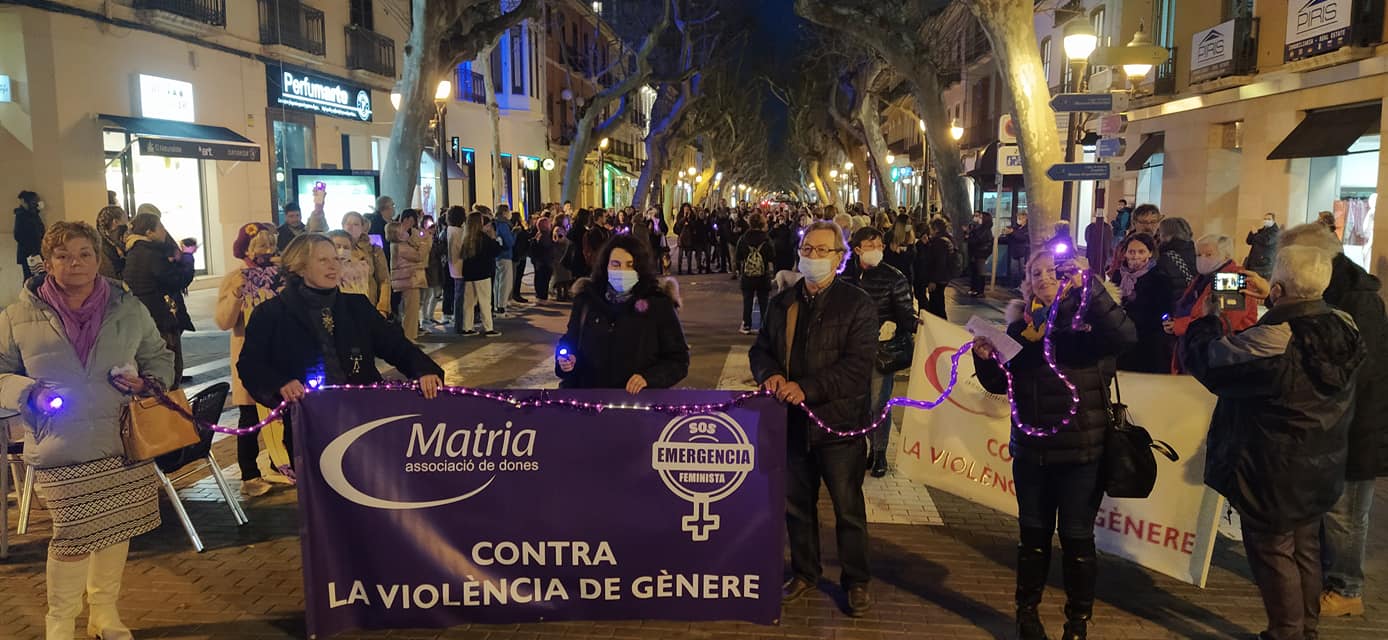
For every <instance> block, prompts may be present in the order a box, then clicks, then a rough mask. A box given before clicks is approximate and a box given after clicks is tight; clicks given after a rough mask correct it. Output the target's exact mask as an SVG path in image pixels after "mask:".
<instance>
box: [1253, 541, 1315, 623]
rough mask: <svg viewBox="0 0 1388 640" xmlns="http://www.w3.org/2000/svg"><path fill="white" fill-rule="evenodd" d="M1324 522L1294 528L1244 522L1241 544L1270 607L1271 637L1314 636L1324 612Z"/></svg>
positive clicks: (1260, 591) (1264, 606) (1264, 602)
mask: <svg viewBox="0 0 1388 640" xmlns="http://www.w3.org/2000/svg"><path fill="white" fill-rule="evenodd" d="M1320 527H1321V520H1320V518H1317V519H1316V520H1314V521H1312V522H1310V523H1307V524H1304V525H1301V526H1300V527H1297V528H1295V529H1292V530H1290V531H1276V532H1268V531H1254V530H1252V529H1250V528H1249V525H1248V523H1247V522H1246V521H1245V522H1244V524H1243V548H1244V550H1245V551H1247V553H1248V564H1249V566H1250V567H1251V568H1252V569H1253V581H1254V582H1256V583H1258V593H1260V594H1261V595H1262V596H1263V608H1264V609H1266V610H1267V615H1268V629H1267V632H1266V635H1265V637H1266V638H1268V640H1293V639H1295V640H1303V639H1304V638H1315V637H1316V634H1317V628H1318V627H1319V625H1320V616H1321V600H1320V598H1321V588H1322V584H1321V539H1320Z"/></svg>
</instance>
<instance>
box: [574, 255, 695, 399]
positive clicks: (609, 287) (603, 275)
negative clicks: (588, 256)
mask: <svg viewBox="0 0 1388 640" xmlns="http://www.w3.org/2000/svg"><path fill="white" fill-rule="evenodd" d="M594 257H595V258H596V259H595V260H594V263H595V264H594V268H593V276H592V277H591V278H582V279H580V280H579V281H578V282H576V283H574V304H573V310H572V311H571V312H570V315H569V328H568V331H566V332H565V333H564V337H563V338H562V339H561V340H560V341H559V348H558V349H557V350H556V353H555V367H554V369H555V374H556V375H558V376H559V379H560V383H559V386H560V387H561V388H565V389H626V390H627V392H628V393H631V394H633V395H634V394H637V393H640V391H641V390H642V389H646V388H651V389H668V388H670V387H673V386H675V384H676V383H678V382H679V381H680V380H683V379H684V377H685V376H686V375H688V374H689V344H688V343H686V342H685V340H684V328H683V327H682V326H681V325H680V319H679V316H678V315H676V309H678V308H679V306H680V298H679V287H678V285H676V284H675V281H674V280H673V279H669V278H667V279H664V280H661V279H660V278H659V277H658V276H656V273H655V262H654V261H653V259H652V258H651V249H650V245H649V244H647V243H645V242H642V241H640V240H638V239H636V238H634V237H632V236H631V235H628V234H623V235H617V236H613V237H612V239H611V240H609V241H608V242H607V244H605V245H604V246H603V247H602V249H601V250H600V251H599V252H598V253H597V254H596V255H595V256H594Z"/></svg>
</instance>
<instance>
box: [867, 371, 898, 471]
mask: <svg viewBox="0 0 1388 640" xmlns="http://www.w3.org/2000/svg"><path fill="white" fill-rule="evenodd" d="M895 382H896V374H895V373H882V372H880V371H878V370H877V368H876V367H874V368H873V370H872V391H871V394H872V395H871V396H870V397H871V398H872V414H871V415H872V419H873V420H876V419H877V417H878V416H880V415H882V408H883V407H885V406H887V401H889V400H891V399H892V384H893V383H895ZM891 437H892V421H891V420H888V421H887V423H886V424H884V425H882V426H880V427H878V428H877V429H875V430H873V432H872V452H873V453H886V452H887V442H888V440H890V439H891Z"/></svg>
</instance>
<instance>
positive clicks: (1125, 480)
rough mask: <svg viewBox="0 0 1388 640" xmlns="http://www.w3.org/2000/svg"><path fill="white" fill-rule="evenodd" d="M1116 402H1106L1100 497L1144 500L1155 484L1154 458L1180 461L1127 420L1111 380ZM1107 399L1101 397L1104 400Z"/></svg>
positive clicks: (1126, 412)
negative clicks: (1102, 478) (1102, 477)
mask: <svg viewBox="0 0 1388 640" xmlns="http://www.w3.org/2000/svg"><path fill="white" fill-rule="evenodd" d="M1113 388H1114V391H1116V392H1117V393H1118V401H1117V402H1108V403H1107V404H1108V414H1109V426H1108V431H1107V432H1106V433H1105V434H1104V458H1103V460H1104V462H1103V464H1104V469H1103V470H1104V493H1107V494H1108V495H1109V496H1110V497H1113V498H1146V497H1147V496H1150V495H1152V487H1154V486H1156V484H1157V458H1156V455H1154V454H1153V453H1152V452H1153V451H1157V452H1159V453H1161V454H1162V455H1163V456H1165V457H1166V459H1168V460H1170V461H1172V462H1176V461H1178V460H1180V459H1181V456H1179V455H1177V453H1176V450H1175V449H1172V448H1171V445H1169V444H1167V443H1165V442H1162V441H1161V440H1153V439H1152V434H1150V433H1148V432H1147V430H1146V429H1144V428H1142V427H1140V426H1138V425H1135V424H1133V423H1132V421H1130V420H1129V419H1128V406H1127V405H1125V404H1123V391H1122V389H1120V388H1119V387H1118V378H1117V376H1115V377H1114V379H1113ZM1107 399H1108V398H1107V397H1105V400H1107Z"/></svg>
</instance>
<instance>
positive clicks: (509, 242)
mask: <svg viewBox="0 0 1388 640" xmlns="http://www.w3.org/2000/svg"><path fill="white" fill-rule="evenodd" d="M492 228H494V229H496V239H497V240H498V241H499V242H501V253H498V254H496V259H497V260H510V259H512V258H513V257H515V255H516V254H515V251H516V234H515V232H513V231H511V223H510V222H508V221H506V220H504V219H502V218H499V217H498V218H492ZM492 270H493V271H495V270H496V267H495V266H493V267H492Z"/></svg>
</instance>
